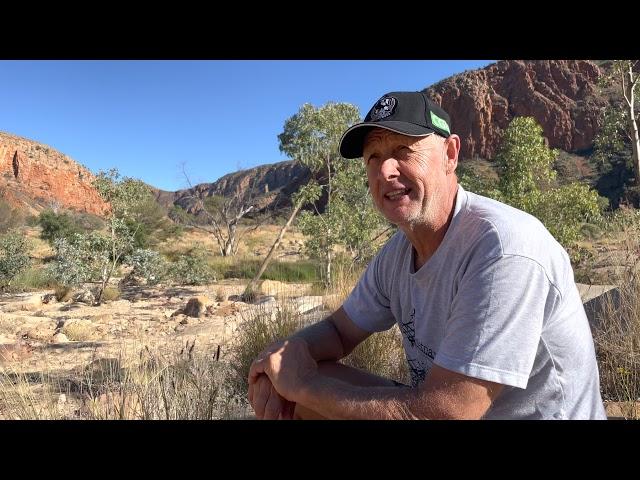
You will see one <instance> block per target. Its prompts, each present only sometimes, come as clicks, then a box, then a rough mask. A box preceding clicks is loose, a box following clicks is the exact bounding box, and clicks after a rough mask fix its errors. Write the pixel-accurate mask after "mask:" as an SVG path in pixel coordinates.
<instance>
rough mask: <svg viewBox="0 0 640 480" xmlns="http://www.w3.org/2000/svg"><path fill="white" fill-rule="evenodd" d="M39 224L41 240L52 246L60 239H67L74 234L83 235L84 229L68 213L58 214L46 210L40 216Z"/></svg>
mask: <svg viewBox="0 0 640 480" xmlns="http://www.w3.org/2000/svg"><path fill="white" fill-rule="evenodd" d="M38 224H39V225H40V228H41V229H42V231H41V232H40V238H42V239H43V240H46V241H47V242H49V243H50V244H51V245H53V244H54V241H55V239H56V238H58V237H63V238H67V237H70V236H71V235H73V234H74V233H81V232H82V230H83V229H82V228H80V227H79V226H78V224H77V223H76V222H75V221H74V219H73V218H71V216H70V215H68V214H67V213H56V212H54V211H53V210H44V211H42V212H40V215H39V216H38Z"/></svg>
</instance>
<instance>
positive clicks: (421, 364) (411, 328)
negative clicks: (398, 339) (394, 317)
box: [398, 308, 436, 387]
mask: <svg viewBox="0 0 640 480" xmlns="http://www.w3.org/2000/svg"><path fill="white" fill-rule="evenodd" d="M415 318H416V309H415V308H413V309H412V311H411V314H410V315H409V320H408V321H406V322H404V321H402V320H401V321H400V323H399V325H398V326H399V327H400V332H401V333H402V336H403V337H404V338H405V339H406V340H407V342H409V344H410V345H411V346H412V347H413V348H414V349H417V350H418V351H419V352H420V353H422V355H424V356H425V357H428V358H430V359H431V360H433V359H434V358H435V357H436V352H434V351H433V349H431V348H429V347H427V346H426V345H424V344H423V343H422V342H420V340H416V327H415ZM407 362H408V364H409V370H410V372H411V386H412V387H417V386H418V385H419V384H420V383H422V381H423V380H424V379H425V377H426V375H427V372H428V371H429V369H430V368H431V362H428V361H427V360H426V358H422V359H420V358H409V356H407Z"/></svg>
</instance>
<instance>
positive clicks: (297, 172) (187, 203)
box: [156, 160, 311, 213]
mask: <svg viewBox="0 0 640 480" xmlns="http://www.w3.org/2000/svg"><path fill="white" fill-rule="evenodd" d="M310 179H311V171H310V170H309V169H308V168H307V167H305V166H304V165H302V164H300V163H299V162H296V161H293V160H288V161H285V162H279V163H275V164H271V165H261V166H259V167H256V168H252V169H248V170H242V171H240V172H235V173H230V174H228V175H225V176H224V177H222V178H220V179H218V180H217V181H215V182H213V183H201V184H199V185H196V186H195V187H193V188H190V189H186V190H178V191H177V192H166V191H162V190H156V199H157V201H158V202H159V203H160V204H161V205H163V206H164V207H170V206H171V205H178V206H180V207H182V208H184V209H185V210H187V211H188V212H189V213H197V212H198V208H197V206H196V200H195V198H206V197H210V196H213V195H220V196H225V197H227V198H229V197H231V196H233V195H235V194H236V192H238V194H239V195H240V196H243V195H244V196H250V195H252V196H253V198H254V199H255V202H252V203H253V204H254V205H256V211H261V210H265V209H273V208H286V207H290V206H291V195H292V194H293V193H295V192H297V191H298V189H299V188H300V187H301V186H302V185H305V184H306V183H307V182H308V181H309V180H310ZM252 192H253V193H252ZM194 197H195V198H194Z"/></svg>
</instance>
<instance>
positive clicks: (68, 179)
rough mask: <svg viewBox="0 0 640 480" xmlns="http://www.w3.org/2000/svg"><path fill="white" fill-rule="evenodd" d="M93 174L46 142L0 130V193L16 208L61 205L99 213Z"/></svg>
mask: <svg viewBox="0 0 640 480" xmlns="http://www.w3.org/2000/svg"><path fill="white" fill-rule="evenodd" d="M93 179H94V175H93V174H92V173H91V172H90V171H89V170H88V169H86V168H85V167H83V166H82V165H80V164H78V163H76V162H75V161H73V160H72V159H71V158H70V157H68V156H67V155H64V154H62V153H60V152H58V151H56V150H54V149H53V148H51V147H48V146H47V145H43V144H41V143H38V142H34V141H32V140H27V139H26V138H22V137H18V136H15V135H10V134H7V133H4V132H0V195H1V196H2V198H3V199H4V200H6V201H8V202H9V203H11V204H13V205H14V206H16V207H19V208H25V207H27V208H36V206H38V207H41V208H42V207H62V208H69V209H73V210H76V211H79V212H86V213H92V214H96V215H100V214H102V213H104V210H105V204H104V202H103V201H102V199H101V198H100V196H99V195H98V192H97V191H96V190H95V189H94V188H93V186H92V185H91V182H92V181H93Z"/></svg>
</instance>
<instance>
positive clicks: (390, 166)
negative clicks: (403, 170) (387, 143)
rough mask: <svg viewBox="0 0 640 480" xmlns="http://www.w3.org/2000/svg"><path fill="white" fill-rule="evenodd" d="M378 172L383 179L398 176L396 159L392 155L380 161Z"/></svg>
mask: <svg viewBox="0 0 640 480" xmlns="http://www.w3.org/2000/svg"><path fill="white" fill-rule="evenodd" d="M379 174H380V176H381V177H382V178H383V179H384V180H389V179H391V178H396V177H398V176H400V172H399V171H398V161H397V160H396V159H395V158H393V157H389V158H387V159H385V160H384V161H382V163H381V164H380V171H379Z"/></svg>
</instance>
